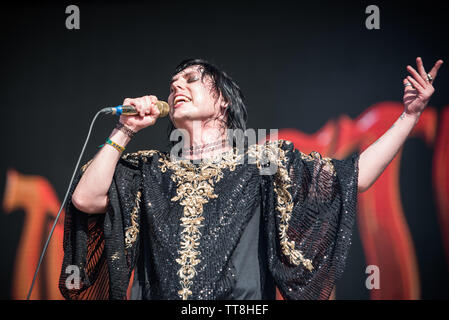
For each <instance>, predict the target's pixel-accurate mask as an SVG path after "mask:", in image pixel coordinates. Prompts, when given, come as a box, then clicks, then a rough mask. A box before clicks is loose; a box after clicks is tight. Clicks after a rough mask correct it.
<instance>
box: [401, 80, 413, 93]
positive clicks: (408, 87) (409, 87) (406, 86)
mask: <svg viewBox="0 0 449 320" xmlns="http://www.w3.org/2000/svg"><path fill="white" fill-rule="evenodd" d="M402 83H403V84H404V92H406V93H408V92H412V91H414V90H415V89H414V88H413V85H412V84H411V82H410V81H408V79H407V78H405V79H404V80H402Z"/></svg>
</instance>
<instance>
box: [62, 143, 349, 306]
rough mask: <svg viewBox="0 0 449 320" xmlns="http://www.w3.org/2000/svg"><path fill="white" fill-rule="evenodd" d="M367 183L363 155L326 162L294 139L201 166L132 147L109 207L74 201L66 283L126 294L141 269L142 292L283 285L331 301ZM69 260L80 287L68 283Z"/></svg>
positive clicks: (243, 290) (249, 293)
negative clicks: (93, 209)
mask: <svg viewBox="0 0 449 320" xmlns="http://www.w3.org/2000/svg"><path fill="white" fill-rule="evenodd" d="M89 163H90V162H89ZM89 163H87V164H86V165H85V166H83V168H82V169H81V170H80V173H79V174H78V177H77V179H76V181H75V182H74V184H73V187H72V190H71V192H70V197H69V199H71V195H72V193H73V190H74V188H75V187H76V185H77V182H78V181H79V178H80V177H81V175H82V174H83V172H84V170H85V168H86V166H87V165H89ZM357 180H358V154H355V155H353V156H352V157H350V158H348V159H345V160H337V159H331V158H325V157H322V156H321V155H320V154H319V153H318V152H312V153H310V154H305V153H302V152H301V151H299V150H297V149H294V146H293V144H292V143H291V142H289V141H283V140H279V141H271V142H267V143H265V144H263V145H253V146H251V147H249V148H248V150H247V151H246V152H244V153H239V152H238V151H237V149H234V150H232V151H228V152H225V153H223V154H221V155H220V156H219V157H217V158H216V159H213V161H203V162H201V163H198V162H194V161H189V160H179V159H176V160H173V161H171V159H170V155H169V154H167V153H162V152H159V151H155V150H144V151H139V152H136V153H128V154H125V155H123V156H122V157H121V159H120V160H119V162H118V164H117V166H116V170H115V173H114V178H113V181H112V184H111V186H110V189H109V194H108V196H109V204H108V208H107V212H106V213H105V214H86V213H83V212H80V211H79V210H78V209H77V208H75V207H74V205H73V204H72V203H71V201H70V200H69V201H68V203H67V206H66V215H65V223H64V261H63V266H62V270H61V277H60V290H61V292H62V294H63V296H64V297H65V298H67V299H126V298H127V289H128V286H129V285H130V277H131V274H132V272H133V271H134V282H133V283H132V284H131V285H132V294H131V297H132V298H133V299H189V300H190V299H193V300H196V299H220V300H223V299H274V298H275V287H276V286H277V287H278V288H279V290H280V292H281V294H282V295H283V297H284V298H285V299H328V298H329V296H330V294H331V292H332V289H333V287H334V285H335V282H336V281H337V280H338V279H339V277H340V276H341V274H342V272H343V270H344V266H345V261H346V258H347V255H348V251H349V247H350V244H351V233H352V227H353V224H354V220H355V217H356V205H357ZM68 265H76V266H78V267H79V270H80V287H79V289H68V288H67V285H66V280H67V276H68V274H66V273H65V272H64V270H66V267H67V266H68Z"/></svg>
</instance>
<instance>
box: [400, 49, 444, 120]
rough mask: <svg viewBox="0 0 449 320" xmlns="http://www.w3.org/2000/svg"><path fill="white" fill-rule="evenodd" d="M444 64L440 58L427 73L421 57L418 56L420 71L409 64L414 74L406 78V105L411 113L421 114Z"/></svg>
mask: <svg viewBox="0 0 449 320" xmlns="http://www.w3.org/2000/svg"><path fill="white" fill-rule="evenodd" d="M442 64H443V60H438V61H437V62H436V63H435V65H434V66H433V68H432V70H430V72H429V73H428V74H427V73H426V71H425V69H424V66H423V62H422V60H421V58H420V57H418V58H416V66H417V68H418V71H416V70H415V69H413V68H412V67H411V66H407V71H408V72H410V74H411V75H412V76H413V77H412V76H407V78H405V79H404V81H403V82H404V86H405V87H404V107H405V112H406V113H407V114H409V115H413V116H419V115H421V112H423V110H424V108H425V107H426V105H427V103H428V102H429V100H430V97H431V96H432V94H433V93H434V91H435V89H434V87H433V85H432V84H433V82H434V81H435V78H436V76H437V73H438V69H440V67H441V65H442Z"/></svg>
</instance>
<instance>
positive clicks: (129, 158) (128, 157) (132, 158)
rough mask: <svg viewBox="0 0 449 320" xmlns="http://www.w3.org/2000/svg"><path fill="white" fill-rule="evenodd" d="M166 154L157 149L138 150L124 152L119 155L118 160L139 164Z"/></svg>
mask: <svg viewBox="0 0 449 320" xmlns="http://www.w3.org/2000/svg"><path fill="white" fill-rule="evenodd" d="M165 156H166V154H165V153H164V152H161V151H159V150H139V151H137V152H133V153H126V154H124V155H122V156H121V158H120V160H121V161H125V162H129V163H132V164H134V165H139V164H140V163H142V162H144V163H148V162H152V161H153V160H154V159H155V158H161V157H165Z"/></svg>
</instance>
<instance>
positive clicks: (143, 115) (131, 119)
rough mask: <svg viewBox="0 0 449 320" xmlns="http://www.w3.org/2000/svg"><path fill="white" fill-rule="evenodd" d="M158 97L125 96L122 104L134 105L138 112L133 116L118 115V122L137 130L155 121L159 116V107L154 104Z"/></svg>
mask: <svg viewBox="0 0 449 320" xmlns="http://www.w3.org/2000/svg"><path fill="white" fill-rule="evenodd" d="M156 102H158V99H157V97H156V96H143V97H140V98H134V99H131V98H126V99H125V100H124V101H123V105H124V106H134V107H135V108H136V110H137V111H138V112H139V113H138V114H136V115H133V116H126V115H121V116H120V122H121V123H123V124H124V125H125V126H127V127H128V128H130V129H131V130H133V131H135V132H137V131H140V130H142V129H144V128H146V127H149V126H152V125H153V124H155V123H156V120H157V118H158V117H159V114H160V112H159V109H158V108H157V106H156Z"/></svg>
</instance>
